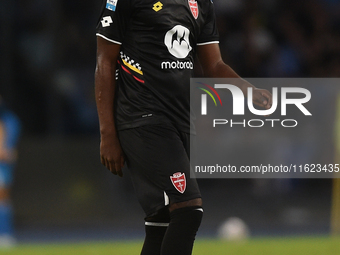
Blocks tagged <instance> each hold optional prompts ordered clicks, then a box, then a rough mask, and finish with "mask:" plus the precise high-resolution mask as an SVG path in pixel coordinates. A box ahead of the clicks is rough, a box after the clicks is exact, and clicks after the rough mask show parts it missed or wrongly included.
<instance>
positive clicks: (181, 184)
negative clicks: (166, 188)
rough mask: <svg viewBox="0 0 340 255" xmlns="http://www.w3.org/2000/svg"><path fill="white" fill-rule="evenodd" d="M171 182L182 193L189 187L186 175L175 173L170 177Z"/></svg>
mask: <svg viewBox="0 0 340 255" xmlns="http://www.w3.org/2000/svg"><path fill="white" fill-rule="evenodd" d="M170 180H171V182H172V184H173V185H174V187H175V188H176V189H177V190H178V191H179V192H180V193H182V194H183V193H184V191H185V188H186V186H187V182H186V179H185V174H184V173H180V172H178V173H174V174H173V175H172V176H170Z"/></svg>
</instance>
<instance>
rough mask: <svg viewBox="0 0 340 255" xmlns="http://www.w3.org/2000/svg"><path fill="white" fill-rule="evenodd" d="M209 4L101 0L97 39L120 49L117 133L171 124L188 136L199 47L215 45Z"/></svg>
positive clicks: (201, 0) (173, 0)
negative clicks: (100, 38) (149, 125)
mask: <svg viewBox="0 0 340 255" xmlns="http://www.w3.org/2000/svg"><path fill="white" fill-rule="evenodd" d="M213 8H214V7H213V3H212V1H211V0H160V1H157V0H105V2H104V6H103V10H102V14H101V18H100V20H99V22H98V25H97V36H100V37H103V38H104V39H106V40H109V41H111V42H114V43H117V44H121V52H120V58H119V61H118V63H119V74H118V79H117V92H116V95H117V96H116V102H115V106H116V107H115V111H116V112H115V116H116V123H117V128H118V130H122V129H127V128H134V127H138V126H142V125H147V124H156V123H157V124H158V123H173V124H174V125H175V126H176V127H177V128H178V129H179V130H181V131H183V132H190V93H189V92H190V77H191V75H192V71H193V68H194V66H193V65H194V56H195V51H196V46H197V45H204V44H209V43H217V42H218V32H217V28H216V24H215V14H214V10H213Z"/></svg>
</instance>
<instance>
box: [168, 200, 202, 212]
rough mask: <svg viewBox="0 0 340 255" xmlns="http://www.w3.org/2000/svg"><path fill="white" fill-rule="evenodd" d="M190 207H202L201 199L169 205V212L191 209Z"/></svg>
mask: <svg viewBox="0 0 340 255" xmlns="http://www.w3.org/2000/svg"><path fill="white" fill-rule="evenodd" d="M192 206H196V207H202V199H201V198H195V199H191V200H188V201H184V202H179V203H173V204H170V206H169V211H170V212H172V211H174V210H176V209H179V208H184V207H192Z"/></svg>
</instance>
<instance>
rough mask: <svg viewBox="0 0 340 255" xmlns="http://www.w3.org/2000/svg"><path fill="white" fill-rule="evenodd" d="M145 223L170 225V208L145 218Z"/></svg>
mask: <svg viewBox="0 0 340 255" xmlns="http://www.w3.org/2000/svg"><path fill="white" fill-rule="evenodd" d="M145 222H153V223H169V222H170V213H169V209H168V207H164V208H162V209H160V210H158V211H157V212H156V213H154V214H152V215H150V216H147V217H145Z"/></svg>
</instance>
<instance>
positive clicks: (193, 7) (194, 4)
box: [188, 0, 198, 19]
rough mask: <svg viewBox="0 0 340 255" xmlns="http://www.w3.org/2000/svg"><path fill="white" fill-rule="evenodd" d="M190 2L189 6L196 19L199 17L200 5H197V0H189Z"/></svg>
mask: <svg viewBox="0 0 340 255" xmlns="http://www.w3.org/2000/svg"><path fill="white" fill-rule="evenodd" d="M188 2H189V6H190V10H191V13H192V15H193V16H194V18H195V19H197V18H198V5H197V1H195V0H188Z"/></svg>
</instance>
